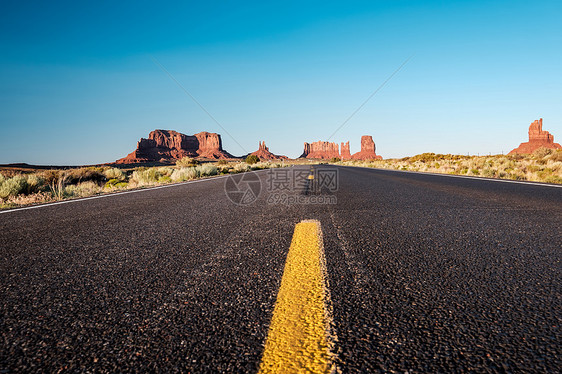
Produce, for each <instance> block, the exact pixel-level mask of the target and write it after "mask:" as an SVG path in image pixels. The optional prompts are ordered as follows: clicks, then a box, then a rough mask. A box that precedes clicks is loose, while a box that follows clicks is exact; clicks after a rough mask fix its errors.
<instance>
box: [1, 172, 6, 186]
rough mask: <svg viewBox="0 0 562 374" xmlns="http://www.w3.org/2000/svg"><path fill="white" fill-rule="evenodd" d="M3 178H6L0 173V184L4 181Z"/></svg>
mask: <svg viewBox="0 0 562 374" xmlns="http://www.w3.org/2000/svg"><path fill="white" fill-rule="evenodd" d="M5 180H6V177H5V176H4V174H2V173H0V185H1V184H2V183H4V181H5Z"/></svg>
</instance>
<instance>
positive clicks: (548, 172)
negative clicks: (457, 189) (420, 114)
mask: <svg viewBox="0 0 562 374" xmlns="http://www.w3.org/2000/svg"><path fill="white" fill-rule="evenodd" d="M338 164H341V165H351V166H363V167H374V168H381V169H394V170H404V171H420V172H428V173H442V174H455V175H468V176H479V177H486V178H500V179H512V180H521V181H534V182H545V183H562V150H552V149H547V148H539V149H537V150H536V151H535V152H533V154H532V155H518V154H516V155H505V156H504V155H496V156H464V155H442V154H435V153H422V154H420V155H416V156H413V157H404V158H402V159H388V160H374V161H342V162H338Z"/></svg>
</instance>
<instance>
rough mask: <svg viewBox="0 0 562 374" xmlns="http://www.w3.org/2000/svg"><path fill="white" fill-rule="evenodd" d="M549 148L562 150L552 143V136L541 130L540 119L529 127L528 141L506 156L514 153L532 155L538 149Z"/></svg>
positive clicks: (558, 145) (559, 146)
mask: <svg viewBox="0 0 562 374" xmlns="http://www.w3.org/2000/svg"><path fill="white" fill-rule="evenodd" d="M541 147H544V148H550V149H562V146H561V145H560V144H558V143H554V135H552V134H551V133H549V132H548V131H544V130H543V129H542V118H541V119H539V120H536V121H533V123H531V125H530V126H529V141H528V142H525V143H521V144H519V147H517V148H515V149H514V150H512V151H511V152H509V153H508V154H509V155H511V154H514V153H519V154H523V153H533V151H535V150H536V149H538V148H541Z"/></svg>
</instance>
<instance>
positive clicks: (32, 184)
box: [27, 174, 46, 193]
mask: <svg viewBox="0 0 562 374" xmlns="http://www.w3.org/2000/svg"><path fill="white" fill-rule="evenodd" d="M45 187H46V185H45V179H43V177H42V176H40V175H37V174H29V175H27V192H28V193H34V192H40V191H43V190H44V189H45Z"/></svg>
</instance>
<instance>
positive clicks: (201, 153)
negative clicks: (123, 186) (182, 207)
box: [115, 130, 234, 164]
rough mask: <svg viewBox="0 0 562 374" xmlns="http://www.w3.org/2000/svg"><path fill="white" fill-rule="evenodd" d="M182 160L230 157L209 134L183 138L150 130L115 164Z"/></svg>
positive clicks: (215, 137) (216, 139) (168, 132)
mask: <svg viewBox="0 0 562 374" xmlns="http://www.w3.org/2000/svg"><path fill="white" fill-rule="evenodd" d="M183 157H201V158H208V159H215V160H216V159H226V158H234V156H232V155H231V154H230V153H228V152H226V151H225V150H223V149H222V141H221V136H220V135H219V134H215V133H211V132H206V131H203V132H200V133H198V134H195V135H185V134H182V133H179V132H177V131H172V130H154V131H151V132H150V134H149V135H148V139H144V138H141V140H139V142H138V143H137V148H136V149H135V150H134V151H133V152H131V153H130V154H129V155H127V156H126V157H124V158H121V159H119V160H117V161H115V163H116V164H136V163H143V162H165V163H172V162H175V161H176V160H179V159H181V158H183Z"/></svg>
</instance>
